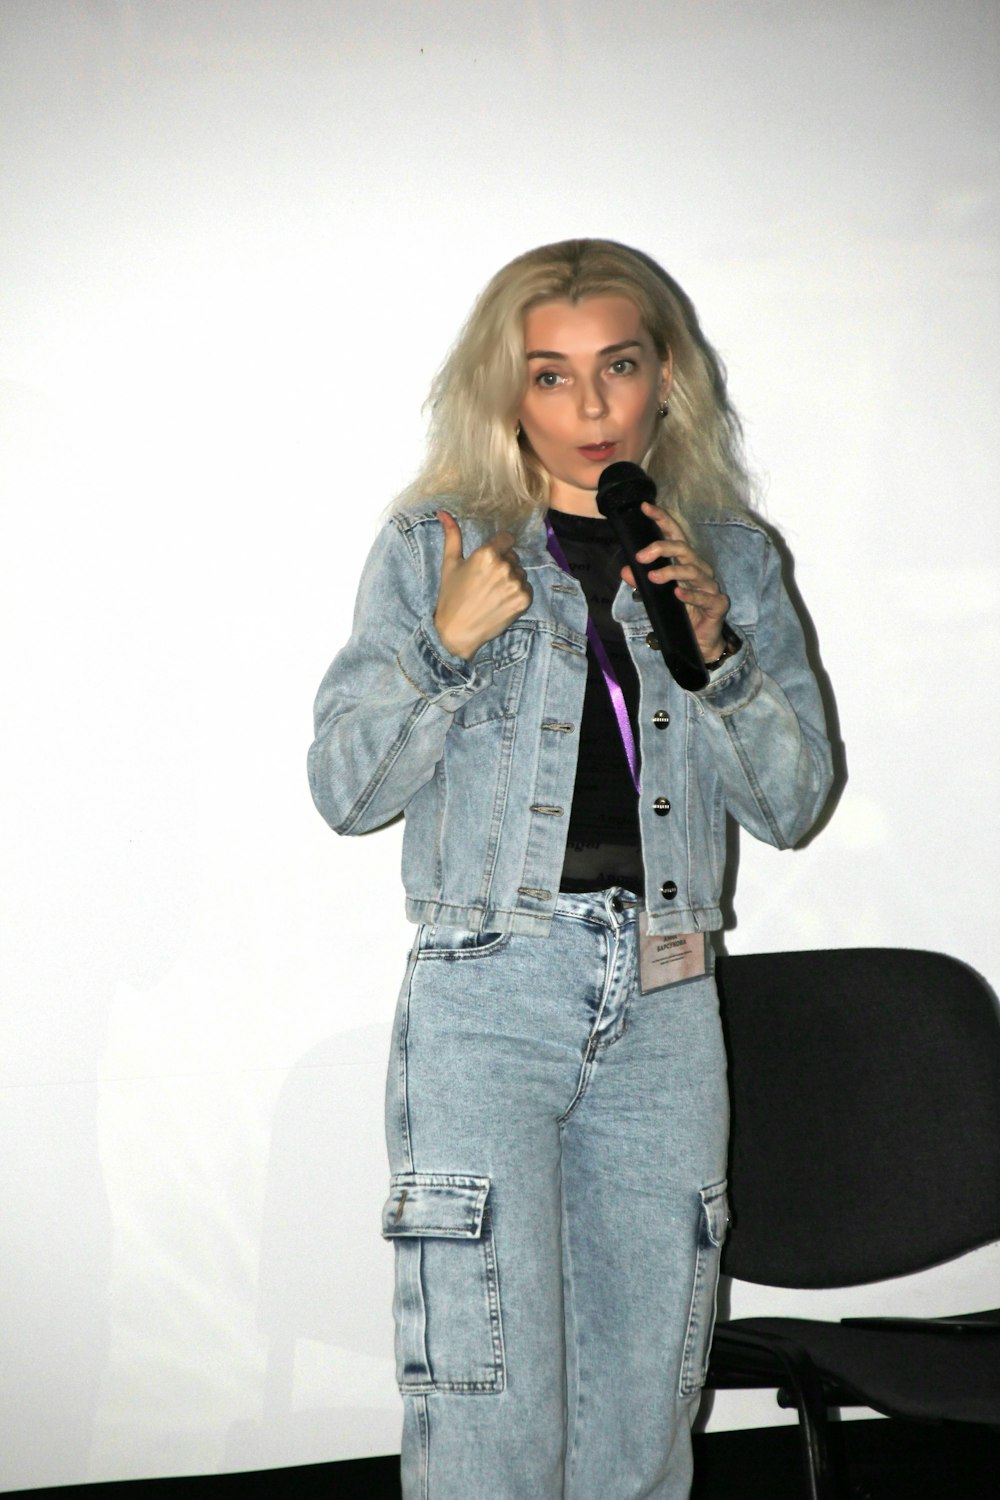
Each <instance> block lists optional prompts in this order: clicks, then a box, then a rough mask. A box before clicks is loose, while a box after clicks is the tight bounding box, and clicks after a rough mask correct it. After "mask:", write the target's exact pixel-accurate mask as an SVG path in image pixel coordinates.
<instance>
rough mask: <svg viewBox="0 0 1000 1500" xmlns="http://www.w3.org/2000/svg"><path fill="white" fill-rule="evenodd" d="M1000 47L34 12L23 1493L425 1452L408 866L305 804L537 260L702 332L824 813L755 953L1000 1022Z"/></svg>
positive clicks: (20, 309) (12, 426)
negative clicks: (402, 1039)
mask: <svg viewBox="0 0 1000 1500" xmlns="http://www.w3.org/2000/svg"><path fill="white" fill-rule="evenodd" d="M998 37H1000V12H998V9H997V7H996V5H995V4H994V3H992V0H983V3H977V0H924V3H920V0H916V3H914V0H905V3H904V0H845V3H842V4H838V5H835V6H831V5H829V4H828V3H819V0H794V3H793V0H784V3H782V0H759V3H757V4H754V5H745V4H739V3H736V0H633V3H632V4H631V5H629V6H628V7H626V8H625V9H623V10H619V9H618V8H616V7H614V6H610V5H608V4H607V3H605V0H575V3H574V0H535V3H528V0H506V3H503V4H495V5H494V4H479V5H476V4H465V3H463V0H437V3H434V0H412V3H402V0H395V3H386V0H365V3H363V4H362V3H359V0H3V4H2V5H0V68H2V73H3V92H2V97H3V135H2V142H0V153H2V159H3V195H2V203H3V209H2V215H0V257H2V276H0V299H2V315H0V348H2V353H3V361H2V369H0V377H2V384H0V430H2V439H0V486H2V495H3V528H4V531H3V534H4V542H3V547H2V550H0V569H2V575H3V576H2V590H0V601H2V607H3V611H4V616H5V621H6V627H7V628H6V632H5V648H4V649H5V656H4V663H5V672H4V709H5V726H4V729H3V737H2V751H0V753H2V757H3V767H4V774H3V779H2V789H3V798H4V820H3V839H2V849H3V1036H2V1049H0V1067H2V1082H3V1087H2V1090H0V1103H2V1111H3V1117H2V1124H0V1158H2V1163H3V1179H2V1202H3V1213H2V1224H0V1235H2V1244H3V1249H2V1283H0V1298H2V1302H3V1313H2V1330H0V1363H2V1378H0V1394H2V1405H3V1411H2V1413H0V1428H2V1430H3V1433H4V1437H3V1442H2V1452H0V1487H3V1488H5V1489H16V1488H22V1487H32V1486H45V1485H54V1484H60V1483H71V1482H83V1481H96V1480H104V1479H128V1478H138V1477H145V1476H155V1475H182V1474H197V1473H208V1472H215V1471H225V1470H238V1469H249V1468H257V1467H267V1466H278V1465H284V1464H288V1463H309V1462H318V1461H326V1460H331V1459H338V1458H348V1457H356V1456H363V1455H370V1454H378V1453H388V1452H391V1451H393V1450H394V1449H396V1448H397V1446H398V1424H399V1411H398V1405H397V1396H396V1392H395V1387H394V1383H393V1367H392V1330H391V1317H390V1300H391V1253H390V1252H389V1250H388V1249H387V1248H386V1247H385V1246H384V1245H383V1243H382V1241H381V1240H380V1237H379V1210H380V1205H381V1203H382V1200H383V1198H384V1196H385V1191H386V1170H385V1166H384V1161H383V1147H382V1123H381V1110H382V1102H381V1101H382V1079H383V1068H384V1062H385V1055H386V1050H387V1041H388V1031H389V1024H390V1018H391V1014H392V1010H393V1006H394V1002H395V995H396V991H397V988H398V984H399V980H400V977H401V975H402V970H403V964H404V957H405V953H406V949H407V945H408V941H409V928H408V926H407V924H406V922H405V919H404V917H403V913H402V891H401V886H400V882H399V874H398V861H399V846H400V833H399V828H398V827H392V828H389V829H387V830H384V831H383V832H381V833H378V834H375V835H372V836H369V837H366V838H363V839H357V840H340V839H337V838H336V837H335V836H334V835H333V834H332V833H330V831H329V830H328V829H327V828H326V827H325V825H324V824H323V823H322V822H321V820H320V819H319V817H318V816H317V814H316V813H315V812H314V810H313V807H312V804H311V801H310V798H309V794H308V790H307V786H306V780H305V771H304V757H305V751H306V748H307V745H308V742H309V739H310V729H311V719H310V710H311V703H312V697H313V693H314V691H315V688H316V686H317V683H318V681H319V678H320V676H321V675H322V672H323V671H324V669H325V667H326V664H327V662H328V660H329V659H330V657H331V656H332V655H333V653H334V651H335V650H336V649H337V647H338V646H339V645H340V644H341V643H342V641H343V640H344V638H345V636H346V634H347V631H348V628H349V619H350V611H351V607H352V602H353V594H354V588H355V584H356V580H357V576H358V573H359V570H360V567H361V564H362V561H363V559H364V556H365V554H366V552H367V549H368V547H369V545H370V542H371V540H372V538H373V536H374V534H375V531H376V528H377V526H378V524H379V517H380V514H381V512H382V511H383V510H384V508H385V506H386V505H387V504H388V503H389V502H390V500H391V499H392V497H393V495H394V494H395V493H397V492H398V491H399V490H400V489H401V488H402V486H403V485H404V484H405V483H406V482H407V480H408V478H409V477H410V476H411V474H412V473H413V471H414V469H415V467H416V464H417V461H418V457H419V455H420V452H421V444H422V438H423V431H424V428H423V419H422V417H421V404H422V402H423V399H424V397H425V395H426V391H427V387H428V383H429V381H430V378H431V376H432V374H433V372H434V370H435V368H436V367H437V365H438V364H439V362H440V360H441V359H442V357H443V355H444V353H445V352H446V349H447V347H448V345H449V343H450V341H451V339H452V338H453V336H454V334H455V332H456V331H457V329H458V327H459V325H460V323H461V321H462V319H463V317H464V316H465V314H466V312H467V310H468V308H469V306H470V304H471V302H472V299H473V297H474V296H475V294H476V292H477V291H478V289H479V288H480V287H481V285H482V284H483V283H484V281H485V280H486V278H487V277H488V276H489V275H490V274H491V273H492V272H493V271H494V270H495V269H496V268H497V267H498V266H499V265H500V264H501V263H503V262H504V261H505V260H507V259H508V258H510V257H511V256H512V255H514V254H516V253H518V252H519V251H521V250H524V249H527V248H528V247H529V246H531V245H534V244H539V243H542V242H544V241H547V240H553V239H562V238H566V237H568V236H573V235H587V234H597V235H606V236H610V237H613V238H616V239H620V240H624V241H626V242H628V243H631V244H634V245H637V246H639V247H641V248H643V249H645V250H647V251H649V252H650V253H651V254H653V255H654V256H656V257H657V258H658V259H659V260H661V261H662V262H663V263H664V264H665V265H666V266H667V267H668V269H669V270H670V271H671V272H672V273H673V274H674V275H675V276H676V277H677V278H678V279H679V280H680V281H681V283H682V284H683V285H684V286H685V287H686V288H687V289H688V290H689V291H690V292H691V295H692V296H693V298H694V300H695V303H696V304H697V306H698V309H699V312H700V314H701V316H702V320H703V322H704V325H705V327H706V330H707V332H708V334H709V336H710V338H712V339H713V341H714V342H715V343H716V344H717V345H718V347H719V349H720V351H721V353H722V354H723V356H724V358H725V360H726V362H727V365H728V369H729V373H730V380H731V388H732V392H733V395H734V399H735V400H736V402H737V405H738V406H739V407H740V409H741V410H742V412H743V413H744V415H745V418H746V428H747V437H748V444H749V448H750V453H751V457H752V460H753V463H754V465H755V467H756V470H757V472H758V473H759V475H760V476H761V482H762V489H763V494H764V502H763V503H764V508H765V512H766V514H767V515H768V516H769V518H770V519H771V520H772V521H773V522H774V523H775V524H777V525H778V526H780V527H781V528H782V530H783V532H784V535H785V537H786V538H787V541H788V545H789V548H790V551H791V553H792V555H793V557H794V559H795V570H796V572H795V576H796V580H797V584H798V588H799V590H800V591H801V594H802V596H803V598H804V600H805V601H806V604H807V606H808V610H809V613H810V616H811V619H812V623H813V627H814V630H815V635H816V638H817V641H818V645H819V653H820V657H821V660H822V664H823V668H824V670H825V672H826V674H827V675H828V678H829V681H830V684H831V686H832V692H833V695H834V697H835V700H836V707H837V718H838V724H839V734H840V736H841V737H842V740H843V745H844V751H843V755H842V767H846V785H845V787H844V790H843V793H842V796H841V799H840V803H839V806H838V808H837V810H836V812H835V815H834V816H833V818H832V820H831V821H830V823H829V826H828V827H827V828H826V829H825V830H824V831H823V832H822V834H821V835H820V836H819V837H818V838H816V839H815V840H814V841H813V842H812V843H810V844H809V845H808V846H807V847H806V848H804V849H802V850H800V851H798V852H796V853H793V854H787V853H786V854H776V853H774V852H773V851H772V850H770V849H766V848H763V847H761V846H758V845H755V844H754V843H753V841H752V840H750V839H747V838H744V839H743V841H742V844H741V854H740V864H739V873H738V879H737V882H736V891H735V908H736V911H737V913H738V920H737V921H736V923H735V925H734V926H733V927H732V930H731V931H730V932H729V933H728V935H727V943H728V947H729V949H730V951H732V952H745V951H753V950H768V949H775V948H776V949H784V948H799V947H828V946H834V947H835V946H850V945H863V944H889V945H901V946H909V947H924V948H936V949H941V950H943V951H945V952H948V953H953V954H956V955H958V956H960V957H962V958H964V959H966V960H967V961H968V962H969V963H971V964H972V965H973V966H974V967H975V968H977V969H978V970H979V971H980V972H981V973H982V974H984V975H985V976H986V977H987V979H989V980H990V981H991V982H993V983H994V984H996V981H997V976H998V972H1000V963H998V952H997V922H996V918H995V916H991V915H990V912H991V910H992V899H993V898H994V896H995V893H996V891H997V890H998V888H1000V880H998V872H997V869H996V845H997V837H996V828H997V825H998V809H997V804H996V775H995V770H996V747H997V743H998V725H997V709H996V703H997V693H996V665H995V664H996V662H997V660H998V659H1000V641H998V599H997V555H996V552H997V533H996V526H995V512H996V501H995V493H996V475H997V445H998V430H1000V424H998V421H997V416H996V404H997V392H998V390H1000V372H998V369H997V351H998V349H1000V317H998V299H997V262H998V254H997V225H998V195H997V189H998V174H997V166H998V129H997V125H998V121H997V114H998V102H997V101H998V98H1000V94H998V91H997V90H996V86H995V85H996V76H997V62H998ZM387 607H388V604H387ZM998 1268H1000V1267H998V1256H997V1252H996V1248H995V1247H994V1248H993V1249H989V1250H983V1251H979V1252H977V1253H975V1254H972V1255H969V1256H967V1257H965V1258H963V1259H960V1260H957V1261H955V1262H952V1263H951V1264H949V1265H946V1266H942V1267H939V1268H937V1269H936V1270H934V1271H933V1272H930V1273H927V1274H924V1275H921V1276H917V1277H912V1278H908V1279H907V1280H906V1281H903V1282H896V1283H892V1284H886V1285H879V1286H872V1287H862V1288H858V1289H855V1290H854V1291H852V1292H849V1293H845V1294H841V1295H839V1296H838V1297H837V1298H836V1308H837V1312H838V1315H839V1313H840V1312H841V1311H844V1312H858V1313H862V1312H868V1311H875V1312H880V1313H881V1312H889V1311H895V1310H899V1311H904V1312H914V1311H915V1312H921V1313H942V1314H943V1313H951V1312H957V1311H966V1310H974V1309H976V1308H982V1307H986V1306H990V1305H993V1304H995V1302H996V1301H997V1290H996V1288H997V1272H998ZM729 1295H730V1298H731V1307H732V1310H733V1311H734V1313H737V1314H743V1313H749V1312H769V1311H772V1310H774V1309H776V1308H778V1307H780V1308H781V1309H783V1310H789V1309H790V1310H791V1311H802V1312H805V1313H809V1312H810V1311H814V1310H815V1311H818V1312H820V1313H822V1312H824V1311H825V1310H826V1309H827V1308H832V1307H833V1306H834V1299H833V1298H832V1295H831V1294H827V1293H811V1294H797V1295H796V1296H794V1297H793V1298H790V1299H788V1298H786V1299H780V1298H779V1297H778V1294H776V1293H773V1292H769V1291H767V1290H765V1289H762V1288H756V1287H751V1286H745V1285H739V1284H737V1285H734V1286H732V1288H731V1290H730V1293H729ZM785 1419H786V1418H785V1417H784V1416H783V1414H782V1413H780V1412H779V1411H778V1410H777V1408H776V1407H775V1406H774V1403H773V1397H771V1396H770V1395H766V1394H763V1393H761V1394H733V1393H730V1394H726V1395H725V1396H723V1395H720V1396H718V1397H717V1398H716V1399H715V1402H714V1405H713V1408H712V1410H711V1412H710V1414H709V1416H708V1419H707V1420H708V1423H709V1426H710V1427H715V1428H727V1427H738V1426H756V1425H766V1424H769V1423H773V1422H777V1421H781V1420H785Z"/></svg>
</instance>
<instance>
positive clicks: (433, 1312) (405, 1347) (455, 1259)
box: [382, 1172, 506, 1395]
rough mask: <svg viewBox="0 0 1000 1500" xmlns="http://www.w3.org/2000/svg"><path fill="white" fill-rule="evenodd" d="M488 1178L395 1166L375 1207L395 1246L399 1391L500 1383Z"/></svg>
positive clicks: (488, 1388)
mask: <svg viewBox="0 0 1000 1500" xmlns="http://www.w3.org/2000/svg"><path fill="white" fill-rule="evenodd" d="M489 1192H490V1179H489V1178H488V1177H471V1176H466V1175H464V1174H460V1173H451V1172H447V1173H445V1172H398V1173H396V1174H395V1175H394V1176H393V1178H392V1184H391V1189H390V1193H389V1198H388V1200H387V1202H386V1204H385V1207H384V1209H383V1211H382V1233H383V1235H384V1236H385V1238H386V1239H390V1240H392V1241H393V1243H394V1245H395V1249H396V1293H395V1299H394V1303H393V1311H394V1313H395V1318H396V1379H397V1381H398V1382H399V1388H400V1390H401V1391H404V1392H406V1393H407V1394H410V1395H417V1394H420V1393H425V1392H429V1391H467V1392H471V1393H476V1392H493V1391H502V1390H503V1389H504V1387H505V1385H506V1364H505V1358H504V1346H503V1325H502V1322H501V1318H500V1289H499V1282H498V1278H497V1265H496V1254H495V1251H494V1246H493V1232H492V1226H491V1223H490V1212H489Z"/></svg>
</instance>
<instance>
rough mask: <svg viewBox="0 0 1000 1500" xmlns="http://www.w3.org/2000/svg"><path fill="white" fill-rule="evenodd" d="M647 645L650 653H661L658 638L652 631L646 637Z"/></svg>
mask: <svg viewBox="0 0 1000 1500" xmlns="http://www.w3.org/2000/svg"><path fill="white" fill-rule="evenodd" d="M646 645H647V646H648V647H649V649H650V651H659V649H660V643H659V641H658V640H657V639H656V636H655V635H654V634H653V632H652V631H650V632H649V634H648V635H647V637H646Z"/></svg>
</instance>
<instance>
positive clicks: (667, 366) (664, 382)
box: [660, 349, 674, 402]
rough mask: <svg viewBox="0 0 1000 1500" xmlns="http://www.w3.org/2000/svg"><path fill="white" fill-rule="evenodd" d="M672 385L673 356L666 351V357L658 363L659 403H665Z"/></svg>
mask: <svg viewBox="0 0 1000 1500" xmlns="http://www.w3.org/2000/svg"><path fill="white" fill-rule="evenodd" d="M673 385H674V356H673V354H672V353H671V351H670V350H669V349H668V350H667V357H666V359H665V360H662V361H661V363H660V401H661V402H663V401H666V399H667V397H668V396H669V395H670V392H671V390H672V389H673Z"/></svg>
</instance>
